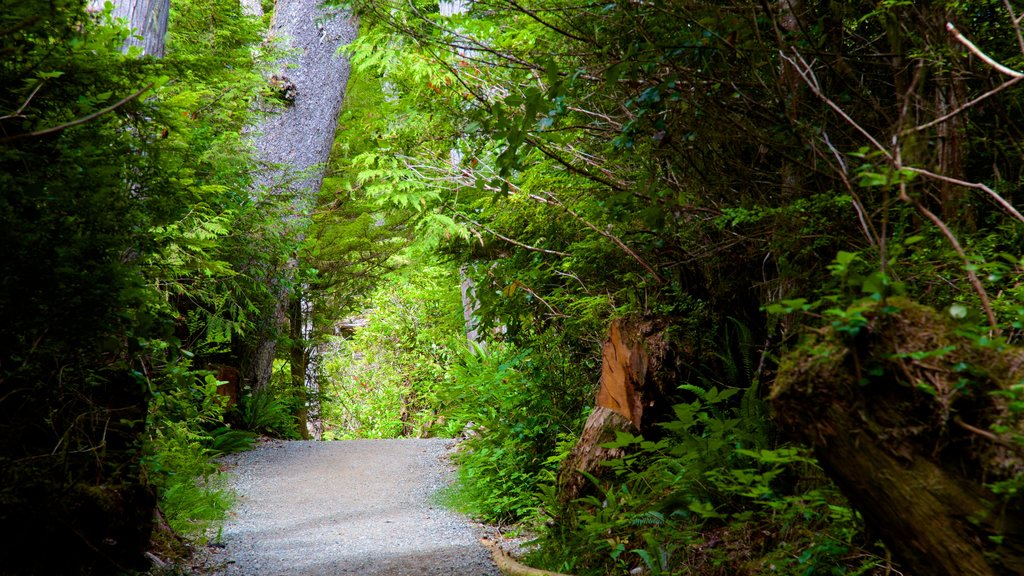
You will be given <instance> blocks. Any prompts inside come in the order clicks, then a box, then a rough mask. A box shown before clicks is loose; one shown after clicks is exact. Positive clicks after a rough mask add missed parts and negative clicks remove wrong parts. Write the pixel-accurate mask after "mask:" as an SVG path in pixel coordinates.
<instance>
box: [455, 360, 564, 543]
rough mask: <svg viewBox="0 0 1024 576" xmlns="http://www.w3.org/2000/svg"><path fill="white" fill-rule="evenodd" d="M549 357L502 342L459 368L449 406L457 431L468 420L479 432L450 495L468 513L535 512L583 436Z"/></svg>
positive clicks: (517, 515)
mask: <svg viewBox="0 0 1024 576" xmlns="http://www.w3.org/2000/svg"><path fill="white" fill-rule="evenodd" d="M547 361H548V359H547V358H546V357H543V356H542V355H536V354H534V353H533V352H532V351H531V350H517V349H516V348H515V347H513V346H511V345H509V344H501V343H497V344H492V345H491V346H489V347H488V348H487V349H486V350H484V349H481V348H477V349H476V350H475V351H474V352H473V353H466V355H465V356H464V358H463V361H462V364H461V365H458V366H456V367H455V368H454V376H455V377H454V379H453V381H452V383H451V384H450V386H449V387H448V388H447V389H445V390H444V391H443V394H442V401H443V402H442V409H443V411H444V414H445V415H446V417H447V418H448V426H449V427H450V429H452V431H454V430H456V429H461V428H462V427H463V426H465V425H466V424H468V423H472V424H471V426H472V430H473V433H472V435H471V436H470V437H469V438H468V439H467V440H466V441H465V442H463V444H462V445H461V450H460V451H459V452H458V453H457V454H456V456H455V461H456V463H458V465H459V471H458V479H457V482H456V484H455V486H454V487H453V489H452V491H451V492H450V494H449V497H448V499H449V502H450V504H452V505H453V506H454V507H456V508H457V509H459V510H461V511H462V512H465V513H468V514H470V515H472V516H475V517H477V518H480V519H482V520H485V521H489V522H502V523H503V522H509V521H516V520H521V519H523V518H526V517H529V516H532V515H533V514H534V513H535V509H536V505H537V496H536V493H537V490H538V488H539V483H540V482H541V481H542V480H543V479H545V478H548V477H550V475H551V474H552V473H553V471H554V470H555V469H556V467H557V464H558V461H559V458H558V457H557V454H564V453H565V452H567V451H568V450H567V448H566V445H567V441H570V442H571V440H570V439H572V438H575V433H574V428H573V427H566V426H565V425H564V424H563V422H566V421H569V422H572V421H573V420H574V419H575V420H580V412H579V411H578V409H576V410H573V413H572V414H567V413H565V412H564V410H565V405H564V404H567V403H566V402H565V401H564V400H563V399H562V398H561V390H562V389H563V388H564V387H565V385H566V382H565V381H563V380H561V379H560V378H559V377H558V376H560V375H561V374H560V373H558V372H556V371H554V370H553V369H552V366H551V365H548V364H547V363H546V362H547ZM568 404H571V403H568ZM577 406H578V404H577V405H574V408H575V407H577Z"/></svg>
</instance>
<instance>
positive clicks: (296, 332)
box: [288, 292, 309, 440]
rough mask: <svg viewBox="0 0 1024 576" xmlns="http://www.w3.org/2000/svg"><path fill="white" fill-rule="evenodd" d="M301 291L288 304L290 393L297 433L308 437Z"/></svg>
mask: <svg viewBox="0 0 1024 576" xmlns="http://www.w3.org/2000/svg"><path fill="white" fill-rule="evenodd" d="M303 320H304V318H303V317H302V293H301V292H299V293H296V294H295V295H294V296H293V297H292V299H291V302H289V304H288V326H289V337H290V338H289V339H290V341H291V348H290V352H291V360H290V362H289V368H290V369H291V380H292V393H293V394H295V401H296V403H297V406H298V407H297V408H296V411H295V419H296V420H297V421H298V426H299V434H300V435H301V436H302V437H303V438H305V439H307V440H308V439H309V422H308V421H309V410H308V408H307V407H306V403H307V402H308V394H307V393H306V370H307V365H308V364H309V354H308V353H307V352H306V350H307V347H306V340H305V335H304V334H303V333H302V326H303Z"/></svg>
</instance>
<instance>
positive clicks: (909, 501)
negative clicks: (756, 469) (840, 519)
mask: <svg viewBox="0 0 1024 576" xmlns="http://www.w3.org/2000/svg"><path fill="white" fill-rule="evenodd" d="M884 306H887V307H889V308H888V309H886V308H885V307H883V305H879V307H878V309H877V310H876V311H875V312H869V313H867V314H866V315H867V316H869V318H870V322H869V324H868V325H867V326H864V327H862V328H861V329H860V330H859V331H858V332H857V334H856V335H855V336H854V337H852V338H851V337H849V336H848V335H847V336H846V338H845V340H844V339H843V335H842V334H839V333H837V332H836V331H834V330H832V331H830V332H829V333H827V334H826V335H825V336H823V337H820V338H817V339H815V340H813V341H811V342H809V343H807V344H806V345H805V346H804V347H802V348H801V349H800V350H797V351H795V352H793V353H791V354H789V355H788V356H787V357H786V358H784V360H783V362H782V366H781V367H780V372H779V376H778V379H777V381H776V384H775V388H774V390H773V393H772V399H771V400H772V406H773V409H774V411H775V413H776V417H777V421H778V422H779V423H780V424H781V425H782V426H783V429H784V430H785V431H786V432H788V434H789V435H791V436H792V437H794V438H797V439H799V440H802V441H803V442H806V443H808V444H810V445H811V446H813V447H814V449H815V452H816V455H817V457H818V459H819V461H820V462H821V464H822V466H823V467H824V468H825V469H826V471H827V472H828V473H829V475H830V476H831V477H832V478H833V479H834V480H835V482H836V484H837V485H838V486H839V487H840V488H841V489H842V490H843V491H844V493H845V494H846V496H847V497H848V498H849V499H850V502H851V503H852V504H853V505H854V506H855V507H856V508H857V510H858V511H859V512H860V513H861V514H862V515H863V517H864V520H865V522H866V523H867V524H868V525H869V526H870V527H871V528H872V529H873V530H874V531H875V533H877V534H878V535H879V536H880V537H881V538H882V539H883V540H884V541H885V543H886V545H887V546H888V547H889V548H890V549H891V550H892V551H893V553H894V554H895V556H896V557H897V559H898V560H899V561H900V563H901V564H902V565H903V567H904V568H905V569H906V570H907V572H908V573H910V574H929V575H950V576H953V575H978V576H982V575H984V576H989V575H997V574H999V575H1001V574H1024V521H1022V516H1021V512H1022V509H1024V505H1022V498H1021V496H1020V495H1017V496H1013V497H1006V498H1003V497H1000V496H998V495H996V494H994V493H993V492H992V491H991V490H990V488H989V487H990V486H991V485H992V483H996V482H999V481H1001V480H1013V479H1014V478H1015V475H1016V474H1018V473H1019V470H1020V469H1021V467H1022V465H1024V454H1022V448H1021V446H1020V445H1019V444H1015V443H1014V442H1013V441H1012V435H1011V432H1016V433H1017V434H1019V433H1020V432H1021V431H1022V430H1024V427H1022V426H1021V418H1020V415H1019V412H1018V413H1014V412H1013V411H1012V410H1010V407H1009V404H1010V403H1009V402H1008V401H1007V399H1006V396H1005V395H1000V393H1005V392H1006V391H1008V390H1009V387H1010V386H1011V385H1014V384H1016V383H1018V382H1020V380H1021V378H1022V377H1024V351H1022V350H1020V349H1007V350H1005V351H1001V352H997V351H996V350H995V349H993V348H979V347H977V346H975V345H974V344H972V343H971V342H970V341H969V340H968V339H966V338H964V337H962V336H958V335H955V330H956V327H955V326H951V325H949V324H948V322H947V321H946V319H945V318H943V317H942V316H940V315H938V314H937V313H935V312H934V311H932V310H930V309H928V308H925V307H923V306H920V305H917V304H914V303H912V302H910V301H907V300H903V299H891V300H889V301H888V302H885V303H884ZM892 308H897V309H898V311H896V312H895V313H894V312H892V311H891V310H892ZM999 427H1005V429H1008V430H1009V431H1010V432H1008V433H1006V435H1005V436H999V435H996V434H995V433H993V432H990V430H993V429H997V428H999Z"/></svg>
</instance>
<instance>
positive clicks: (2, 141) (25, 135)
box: [0, 82, 154, 144]
mask: <svg viewBox="0 0 1024 576" xmlns="http://www.w3.org/2000/svg"><path fill="white" fill-rule="evenodd" d="M153 84H154V83H153V82H150V83H149V84H147V85H146V86H145V87H144V88H142V89H141V90H139V91H138V92H136V93H134V94H132V95H131V96H128V97H126V98H124V99H122V100H121V101H119V102H117V103H116V104H112V105H110V106H107V107H106V108H104V109H102V110H97V111H96V112H93V113H92V114H89V115H88V116H83V117H81V118H79V119H77V120H72V121H71V122H68V123H66V124H61V125H59V126H54V127H52V128H46V129H44V130H37V131H35V132H25V133H23V134H15V135H14V136H8V137H7V138H0V144H6V143H8V142H14V141H15V140H22V139H24V138H37V137H39V136H47V135H49V134H55V133H57V132H62V131H64V130H67V129H68V128H73V127H75V126H79V125H81V124H85V123H86V122H89V121H92V120H95V119H96V118H99V117H100V116H103V115H104V114H106V113H108V112H112V111H114V110H117V109H118V108H120V107H121V106H124V105H125V104H127V103H128V102H131V101H132V100H135V99H136V98H138V97H139V96H142V95H143V94H144V93H145V92H146V91H148V90H149V89H150V88H152V87H153Z"/></svg>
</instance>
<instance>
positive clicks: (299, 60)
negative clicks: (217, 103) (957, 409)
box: [243, 0, 357, 389]
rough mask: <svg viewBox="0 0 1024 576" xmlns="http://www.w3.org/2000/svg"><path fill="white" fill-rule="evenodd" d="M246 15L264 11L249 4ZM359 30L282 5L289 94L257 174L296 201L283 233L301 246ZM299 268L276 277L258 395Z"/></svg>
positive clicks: (265, 128) (280, 27)
mask: <svg viewBox="0 0 1024 576" xmlns="http://www.w3.org/2000/svg"><path fill="white" fill-rule="evenodd" d="M244 4H245V6H246V9H247V10H248V11H250V12H253V13H256V12H257V11H258V8H257V6H256V5H255V3H253V2H249V1H248V0H244ZM356 32H357V23H356V22H355V20H354V19H353V18H351V17H350V16H349V15H348V14H347V13H345V12H343V11H340V10H337V9H333V8H328V7H321V6H320V3H319V2H314V1H310V0H278V1H277V3H276V4H275V8H274V18H273V23H272V24H271V28H270V31H269V34H268V36H269V38H276V39H279V41H281V42H282V43H284V44H285V46H284V48H286V49H287V50H288V54H290V55H289V56H288V57H287V58H286V59H285V60H284V61H281V62H279V63H278V70H277V71H276V73H275V74H274V75H273V77H272V78H270V79H268V83H272V84H275V85H276V87H277V88H283V89H284V92H285V94H286V96H285V98H284V99H283V100H282V102H281V103H280V104H277V105H275V106H274V107H275V108H276V110H273V111H274V112H275V113H274V114H272V115H270V116H268V117H267V118H266V119H265V120H264V121H263V123H262V124H260V126H258V127H257V128H256V133H255V136H254V137H253V141H254V143H255V145H256V148H257V150H258V153H259V157H260V161H261V163H262V164H263V165H264V167H263V169H261V170H260V171H259V173H258V174H257V175H256V182H257V188H258V190H257V191H256V192H255V193H256V194H257V195H259V194H263V193H268V192H269V193H280V194H292V195H293V201H292V209H291V210H290V213H289V214H287V215H285V216H284V222H283V224H284V225H283V230H282V232H281V233H282V234H284V235H285V236H286V237H287V238H289V239H290V240H292V241H293V242H295V244H296V245H297V244H298V243H299V242H300V241H301V238H302V236H303V235H304V233H305V228H306V226H308V224H309V221H310V216H311V214H312V210H313V207H314V206H315V205H316V198H317V194H318V193H319V191H320V185H321V183H322V182H323V177H324V168H325V166H326V163H327V160H328V159H329V157H330V153H331V144H332V143H333V141H334V132H335V127H336V124H337V119H338V114H339V112H340V110H341V103H342V100H343V99H344V96H345V86H346V84H347V83H348V76H349V71H350V66H349V62H348V58H346V57H344V56H342V55H340V54H339V53H338V50H339V48H341V47H342V46H344V45H345V44H348V43H349V42H351V41H352V40H353V39H355V37H356ZM297 265H298V262H297V260H296V259H295V258H292V259H291V260H289V261H288V262H286V263H285V264H284V266H283V269H282V270H277V271H274V272H271V273H270V275H271V276H273V278H272V279H271V281H273V282H275V284H276V286H277V288H276V299H277V303H276V305H275V307H274V308H273V309H272V310H268V311H266V314H267V316H266V317H265V319H264V322H263V326H262V327H261V328H260V330H259V332H258V334H257V342H256V344H255V345H254V346H253V348H252V350H251V351H250V352H249V354H248V355H247V356H248V358H246V362H245V363H244V369H243V373H244V378H245V380H246V382H247V384H248V385H249V386H251V387H253V388H257V389H258V388H262V387H264V386H266V385H267V383H268V382H269V381H270V375H271V373H272V370H273V362H274V357H275V354H276V348H277V336H278V335H279V334H280V333H281V331H282V326H283V324H284V322H285V319H286V317H287V315H288V310H287V308H288V302H289V300H290V299H291V298H292V296H291V294H290V293H289V291H288V289H287V288H286V286H287V285H289V284H291V283H292V280H293V277H294V275H295V268H296V266H297Z"/></svg>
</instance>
